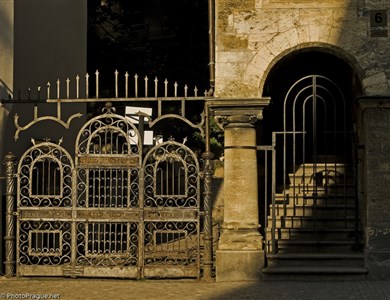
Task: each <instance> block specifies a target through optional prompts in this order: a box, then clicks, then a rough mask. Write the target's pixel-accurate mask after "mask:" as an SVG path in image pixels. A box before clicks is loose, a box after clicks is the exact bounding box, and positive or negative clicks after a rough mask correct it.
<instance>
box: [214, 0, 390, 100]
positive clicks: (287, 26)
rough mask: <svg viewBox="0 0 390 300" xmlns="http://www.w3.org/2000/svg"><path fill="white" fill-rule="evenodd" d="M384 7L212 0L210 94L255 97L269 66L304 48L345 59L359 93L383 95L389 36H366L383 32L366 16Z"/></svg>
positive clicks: (386, 5) (374, 1)
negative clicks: (213, 40)
mask: <svg viewBox="0 0 390 300" xmlns="http://www.w3.org/2000/svg"><path fill="white" fill-rule="evenodd" d="M387 9H390V2H389V1H380V0H370V1H369V0H316V1H310V0H296V1H291V0H286V1H284V0H216V96H217V97H240V96H241V97H259V96H261V95H262V89H263V85H264V82H265V80H266V77H267V74H268V72H269V71H270V69H271V68H272V66H273V65H274V64H275V63H276V62H277V61H278V60H279V59H280V58H282V57H283V56H285V55H286V54H288V53H291V52H293V51H294V50H299V49H304V48H309V47H319V48H322V49H323V50H324V51H328V52H331V53H333V54H335V55H336V56H338V57H341V58H343V59H344V60H345V61H347V62H348V63H349V64H350V65H351V66H352V68H353V69H354V70H355V72H356V73H357V75H358V77H359V78H360V80H361V82H362V86H363V90H364V93H365V94H367V95H385V94H388V93H389V92H390V88H389V81H390V43H389V38H388V37H374V34H373V33H372V30H373V29H374V30H377V29H379V31H380V32H382V33H383V34H385V33H386V30H387V26H384V27H383V26H382V27H372V24H373V23H372V22H373V21H372V15H373V11H374V10H387ZM387 14H388V12H387V11H385V14H381V15H380V16H381V18H385V19H384V20H383V23H381V24H382V25H383V24H387Z"/></svg>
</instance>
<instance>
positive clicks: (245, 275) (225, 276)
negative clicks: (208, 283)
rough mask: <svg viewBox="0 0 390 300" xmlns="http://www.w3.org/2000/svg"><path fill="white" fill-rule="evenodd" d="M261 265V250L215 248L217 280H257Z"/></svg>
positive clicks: (259, 277)
mask: <svg viewBox="0 0 390 300" xmlns="http://www.w3.org/2000/svg"><path fill="white" fill-rule="evenodd" d="M263 267H264V253H263V252H262V251H251V250H245V251H240V250H217V261H216V270H217V276H216V280H217V282H223V281H236V282H237V281H258V280H261V278H262V274H261V269H262V268H263Z"/></svg>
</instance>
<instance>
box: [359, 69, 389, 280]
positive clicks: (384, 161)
mask: <svg viewBox="0 0 390 300" xmlns="http://www.w3.org/2000/svg"><path fill="white" fill-rule="evenodd" d="M383 77H384V74H378V75H377V76H376V77H374V78H372V79H370V80H372V82H373V83H376V82H377V81H378V80H379V81H381V80H383ZM360 107H361V110H362V111H363V113H362V118H363V119H362V121H363V128H362V129H363V130H362V132H364V134H363V135H362V136H361V137H360V139H361V143H363V144H364V146H365V148H364V158H363V160H364V163H363V168H362V170H363V174H362V184H363V186H364V194H363V199H362V200H363V206H362V210H363V212H364V218H363V222H364V223H363V227H364V228H365V256H366V259H365V261H366V264H367V267H368V268H369V277H370V278H372V279H384V278H388V276H389V275H390V218H389V215H390V205H389V204H390V193H389V186H390V173H389V171H390V135H389V134H388V133H389V132H390V99H386V98H376V99H363V100H361V101H360Z"/></svg>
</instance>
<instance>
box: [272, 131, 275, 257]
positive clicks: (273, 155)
mask: <svg viewBox="0 0 390 300" xmlns="http://www.w3.org/2000/svg"><path fill="white" fill-rule="evenodd" d="M275 192H276V133H275V132H273V133H272V186H271V193H272V195H271V196H272V207H271V216H272V227H271V243H272V253H274V254H275V253H276V239H275V228H276V215H275Z"/></svg>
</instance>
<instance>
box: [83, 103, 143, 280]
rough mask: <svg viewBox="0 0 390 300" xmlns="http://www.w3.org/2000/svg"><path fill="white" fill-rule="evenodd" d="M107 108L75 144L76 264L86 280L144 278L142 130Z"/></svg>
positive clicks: (86, 126) (85, 129)
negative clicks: (141, 207) (139, 138)
mask: <svg viewBox="0 0 390 300" xmlns="http://www.w3.org/2000/svg"><path fill="white" fill-rule="evenodd" d="M106 109H107V111H106V113H105V114H103V115H101V116H98V117H96V118H94V119H92V120H90V121H89V122H88V123H87V124H86V125H85V126H84V127H83V128H82V129H81V131H80V133H79V136H78V140H77V143H76V145H77V148H76V153H77V158H76V167H77V203H76V208H75V210H76V222H77V223H76V224H77V225H76V229H75V230H76V249H77V250H76V255H75V256H76V258H75V259H76V261H75V265H76V267H77V269H78V270H81V271H80V275H83V276H107V277H110V276H113V277H140V276H141V274H140V270H141V266H142V261H141V260H140V253H141V247H140V241H141V240H142V230H141V229H140V228H141V227H142V211H141V209H140V199H139V179H140V164H141V153H142V147H141V144H140V143H139V140H138V138H137V137H138V136H139V135H138V130H137V128H136V127H135V126H134V125H133V124H132V123H131V122H130V121H129V120H128V119H126V118H125V117H122V116H120V115H116V114H114V113H113V111H112V110H111V109H110V108H106Z"/></svg>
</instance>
